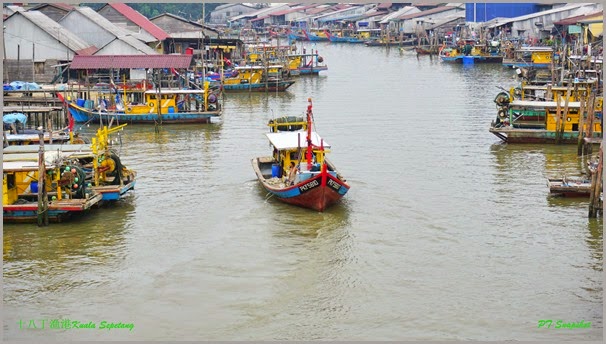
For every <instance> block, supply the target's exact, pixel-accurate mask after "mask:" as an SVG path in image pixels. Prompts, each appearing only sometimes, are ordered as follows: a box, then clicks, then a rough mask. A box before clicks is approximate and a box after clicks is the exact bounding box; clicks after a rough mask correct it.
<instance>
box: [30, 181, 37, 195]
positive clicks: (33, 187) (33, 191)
mask: <svg viewBox="0 0 606 344" xmlns="http://www.w3.org/2000/svg"><path fill="white" fill-rule="evenodd" d="M29 189H30V190H31V191H32V193H38V182H31V183H30V184H29Z"/></svg>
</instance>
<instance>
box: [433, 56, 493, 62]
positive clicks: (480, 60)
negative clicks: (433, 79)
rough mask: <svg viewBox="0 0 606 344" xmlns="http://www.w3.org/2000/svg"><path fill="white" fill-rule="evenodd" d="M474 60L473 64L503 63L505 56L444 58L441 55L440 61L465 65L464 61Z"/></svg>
mask: <svg viewBox="0 0 606 344" xmlns="http://www.w3.org/2000/svg"><path fill="white" fill-rule="evenodd" d="M465 57H467V58H472V60H473V63H503V56H482V55H470V56H464V55H457V56H444V55H441V56H440V59H441V60H442V61H444V62H450V63H463V59H464V58H465Z"/></svg>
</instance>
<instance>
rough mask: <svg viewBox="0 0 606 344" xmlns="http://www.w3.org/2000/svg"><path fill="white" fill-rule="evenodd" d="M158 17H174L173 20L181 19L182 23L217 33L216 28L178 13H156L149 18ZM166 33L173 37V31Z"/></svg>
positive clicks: (154, 18)
mask: <svg viewBox="0 0 606 344" xmlns="http://www.w3.org/2000/svg"><path fill="white" fill-rule="evenodd" d="M160 17H169V18H172V19H175V20H179V21H182V22H184V23H188V24H190V25H193V26H196V27H198V28H200V29H204V30H207V31H211V32H214V33H219V30H217V29H215V28H213V27H210V26H207V25H203V24H201V23H199V22H195V21H192V20H189V19H186V18H183V17H181V16H178V15H176V14H172V13H162V14H160V15H157V16H155V17H152V18H150V20H156V19H157V18H160ZM167 34H168V35H169V37H173V33H172V32H168V33H167Z"/></svg>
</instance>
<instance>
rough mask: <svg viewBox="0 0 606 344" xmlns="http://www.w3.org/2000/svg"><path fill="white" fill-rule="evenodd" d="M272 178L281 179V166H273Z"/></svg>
mask: <svg viewBox="0 0 606 344" xmlns="http://www.w3.org/2000/svg"><path fill="white" fill-rule="evenodd" d="M271 177H272V178H279V177H280V165H278V164H273V165H271Z"/></svg>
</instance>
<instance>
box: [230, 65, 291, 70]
mask: <svg viewBox="0 0 606 344" xmlns="http://www.w3.org/2000/svg"><path fill="white" fill-rule="evenodd" d="M272 68H284V66H281V65H271V66H267V67H265V66H238V67H235V68H234V69H235V70H249V69H254V70H265V69H272Z"/></svg>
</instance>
